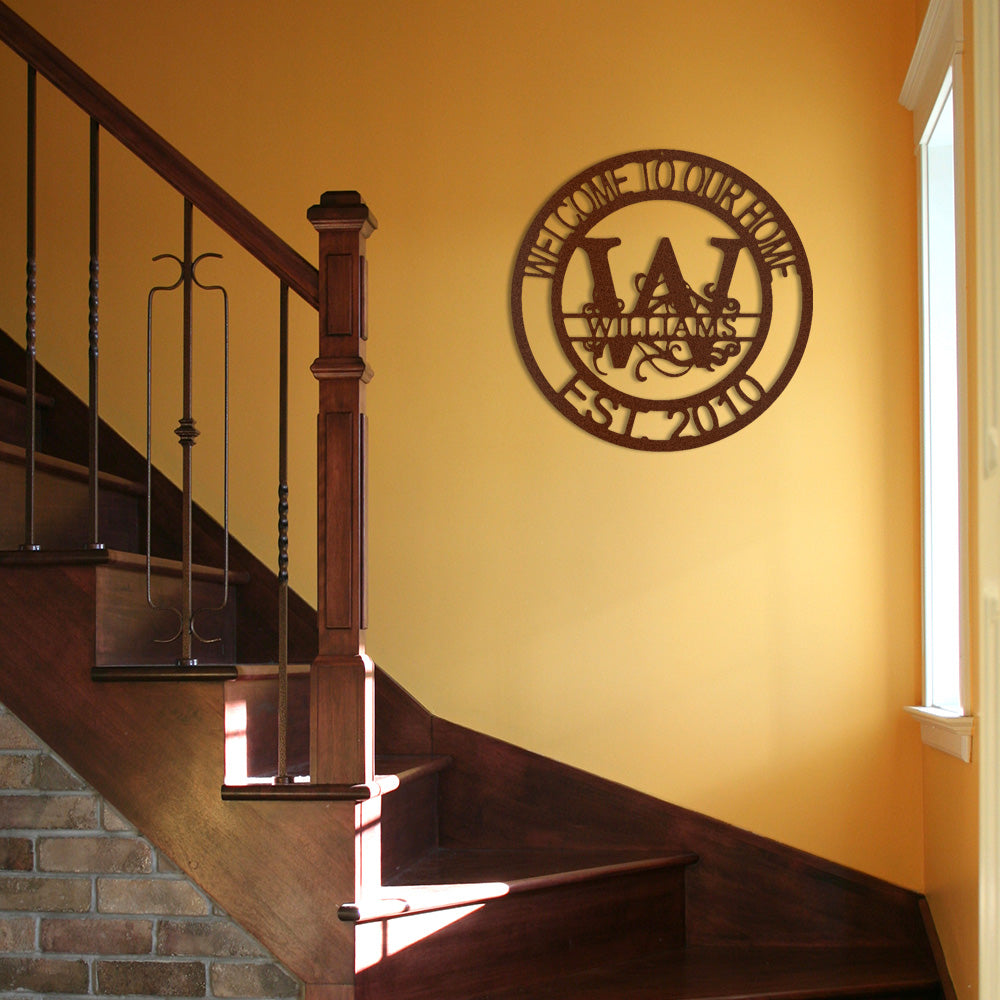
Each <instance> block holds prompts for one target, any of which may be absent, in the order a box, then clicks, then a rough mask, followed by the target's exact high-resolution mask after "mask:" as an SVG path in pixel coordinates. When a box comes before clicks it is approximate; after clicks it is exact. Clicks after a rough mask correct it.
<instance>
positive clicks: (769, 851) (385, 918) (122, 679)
mask: <svg viewBox="0 0 1000 1000" xmlns="http://www.w3.org/2000/svg"><path fill="white" fill-rule="evenodd" d="M0 35H2V36H3V37H4V39H5V41H7V43H8V44H9V45H11V47H13V48H14V49H15V51H17V52H18V53H19V54H20V55H22V56H23V57H24V58H25V59H27V60H28V61H29V62H30V63H31V64H32V65H35V64H36V63H37V64H38V65H39V67H40V71H41V72H47V75H49V76H50V79H52V80H53V81H54V82H57V84H58V85H59V86H60V87H62V88H63V89H64V90H65V92H66V93H68V94H69V95H70V96H71V97H72V98H73V99H74V100H76V101H77V102H78V103H80V104H81V106H83V107H85V108H86V109H87V110H88V113H90V114H91V115H93V116H97V117H95V119H94V120H97V119H98V118H100V121H101V124H102V126H103V127H106V128H108V129H109V130H110V131H112V133H113V134H116V135H117V136H118V138H120V139H121V140H122V142H124V143H125V144H126V145H128V146H129V148H130V149H133V151H135V152H137V155H140V156H141V157H143V158H145V159H147V161H148V162H150V164H151V165H152V166H154V169H157V170H159V171H160V172H161V174H162V175H163V176H164V177H165V179H166V180H167V181H168V182H169V183H171V184H173V185H174V186H175V187H177V188H178V190H180V191H181V193H183V194H184V195H185V198H189V199H191V200H192V201H194V202H195V204H196V205H198V206H199V207H200V208H201V210H202V211H204V212H206V214H209V215H210V217H213V218H216V221H220V220H222V221H220V224H223V223H224V222H225V223H226V224H227V225H230V226H231V227H232V228H229V229H227V231H229V232H233V235H234V236H235V237H236V238H237V239H238V240H239V241H240V242H241V243H242V244H243V245H244V246H245V247H247V249H249V250H250V252H251V253H253V254H254V255H255V256H257V257H258V259H260V260H261V261H262V262H264V263H265V266H267V267H268V268H270V269H271V270H272V271H274V273H275V274H277V275H278V277H279V278H280V280H281V281H282V296H283V297H285V296H287V289H288V287H289V286H290V287H291V288H292V289H293V290H294V291H297V292H298V293H299V294H300V295H302V297H303V298H305V299H306V300H307V301H311V302H312V304H313V305H316V306H317V307H318V309H319V314H320V329H321V331H322V334H321V338H320V357H319V358H318V359H317V361H316V362H315V364H314V366H313V371H314V373H315V374H316V376H317V378H318V379H319V380H320V411H321V419H320V447H319V463H320V483H321V490H322V491H323V492H322V499H323V502H322V503H321V505H320V509H321V514H320V517H321V531H320V548H321V551H320V560H319V565H320V580H319V584H320V597H319V602H318V603H319V612H318V613H317V612H316V611H315V610H313V609H312V608H310V607H309V606H308V605H307V604H306V603H305V602H304V601H302V600H301V599H299V598H297V597H296V596H295V595H294V594H292V593H288V595H287V614H285V615H284V618H285V619H286V620H287V629H283V628H282V627H281V624H280V622H278V621H276V620H275V618H276V616H275V614H274V607H275V596H274V595H275V593H276V592H278V591H279V590H280V589H281V586H282V581H281V577H280V574H279V576H277V577H276V576H275V574H273V573H272V572H271V571H270V570H268V569H267V568H266V567H265V566H264V565H263V564H262V563H261V562H260V561H259V560H258V559H257V558H256V557H255V556H254V555H253V554H252V553H250V552H249V551H248V550H247V549H245V548H243V547H242V546H240V545H239V543H238V542H236V541H233V543H232V544H231V547H230V555H229V559H228V571H226V572H224V571H223V570H222V569H219V568H218V567H219V566H221V565H223V562H224V560H223V558H222V552H223V544H224V543H223V533H222V529H221V528H220V527H219V525H218V524H216V523H215V522H214V521H213V520H212V519H211V518H210V517H208V515H206V514H205V513H204V512H203V511H201V510H200V509H198V508H197V507H196V506H195V507H193V509H192V515H191V519H192V525H193V527H192V530H191V531H190V532H189V533H186V534H185V533H184V532H182V525H181V523H180V521H181V520H182V518H181V517H180V514H179V511H180V510H181V509H182V508H183V506H184V503H185V495H184V494H183V493H182V492H181V491H179V490H178V489H177V488H176V487H174V486H173V485H172V484H171V483H170V482H169V481H168V480H167V479H166V478H165V477H164V476H162V475H161V474H160V473H159V472H157V471H155V470H154V471H153V473H152V481H153V496H154V497H155V498H156V501H155V503H153V504H152V505H151V507H150V508H149V515H148V519H147V508H146V482H145V478H146V470H145V459H144V457H143V456H141V455H139V454H138V453H136V452H135V451H134V449H132V448H131V447H130V446H129V445H128V444H127V443H126V442H125V441H124V440H123V439H122V438H121V437H119V436H118V435H117V434H116V433H115V432H114V430H113V429H112V428H110V427H108V426H106V425H103V424H101V425H100V427H99V429H98V431H97V436H98V440H99V448H98V449H97V451H98V453H99V455H100V472H99V477H98V489H97V493H98V500H99V503H98V505H97V509H98V512H99V515H98V517H99V523H98V533H99V536H100V537H101V539H102V542H103V544H104V547H103V548H102V547H97V546H95V545H93V544H91V543H90V542H89V541H88V538H89V531H90V528H89V524H88V521H89V519H90V517H91V510H92V508H91V495H90V487H89V482H90V479H91V476H90V472H89V470H88V468H87V462H88V451H89V448H88V440H87V433H86V427H87V426H88V423H89V421H90V419H91V416H90V409H89V407H88V406H87V405H86V404H85V403H83V402H81V401H80V400H78V399H77V398H76V397H75V396H73V395H72V394H71V393H70V392H69V391H68V390H67V389H66V388H65V387H64V386H63V385H62V384H60V382H59V381H58V380H57V379H56V378H55V377H53V376H52V375H51V374H50V373H49V372H48V371H46V370H45V369H44V368H41V367H39V368H38V369H37V371H36V380H37V391H36V392H35V393H34V394H33V395H34V407H35V424H36V428H37V430H36V435H35V437H36V443H37V452H36V453H35V455H34V459H33V461H34V464H35V468H36V485H35V513H34V520H35V525H36V540H37V543H38V546H39V548H38V550H37V551H22V550H20V549H19V545H20V543H21V541H22V539H23V538H24V532H25V527H24V526H25V519H26V514H25V503H24V479H25V476H24V466H25V463H26V462H28V461H30V459H29V457H28V456H29V455H30V450H29V449H28V447H27V440H28V431H27V428H28V427H29V426H30V425H31V423H32V421H31V420H30V419H29V416H30V410H29V405H30V404H29V402H28V399H29V395H28V394H27V393H26V390H25V381H26V380H25V370H26V368H25V352H24V349H22V348H21V347H20V346H18V344H17V343H16V342H15V340H14V339H12V338H11V337H9V336H7V335H0V511H2V520H0V548H3V549H5V550H6V551H5V552H3V553H2V554H0V634H2V635H3V637H4V640H3V647H2V652H0V701H3V702H4V703H5V704H6V705H8V706H9V707H10V709H11V710H12V711H13V712H15V713H16V714H17V715H19V716H20V717H21V718H22V720H23V721H24V722H25V723H26V724H27V725H28V726H30V727H31V728H32V729H33V730H35V732H37V733H38V734H39V736H40V737H41V738H42V739H43V740H44V741H45V742H46V743H47V744H49V745H50V746H51V747H52V748H53V749H54V750H55V751H56V752H57V753H58V754H59V755H61V756H62V757H63V758H65V759H66V760H67V762H68V763H69V764H70V765H71V766H72V767H73V768H75V769H76V770H77V771H78V772H79V773H80V774H81V775H82V776H83V777H84V778H85V779H86V780H87V781H88V782H90V783H91V784H92V785H94V787H96V788H97V790H98V791H99V792H101V794H103V795H104V796H105V797H106V798H107V799H108V800H109V801H110V802H111V803H112V804H113V805H114V806H115V807H116V808H118V809H119V811H121V812H122V814H123V815H125V816H126V817H128V819H129V820H131V821H132V822H134V823H135V824H136V826H137V827H138V828H139V829H140V830H141V831H142V833H143V834H145V835H146V836H148V837H149V838H150V839H151V840H152V841H153V842H154V843H155V844H156V845H157V846H158V847H159V848H160V849H162V850H163V851H165V852H166V853H167V854H168V855H169V856H170V857H171V858H173V859H174V860H175V861H176V863H177V864H178V865H180V867H181V868H182V869H183V870H184V871H185V872H186V873H187V874H188V875H190V876H191V877H192V878H193V879H195V880H196V881H197V882H198V883H199V884H200V885H201V886H202V887H203V888H204V889H205V891H206V892H208V893H209V894H210V895H211V896H212V897H213V898H214V899H215V900H216V901H217V902H218V903H219V905H220V906H222V907H223V908H224V909H225V910H226V911H227V912H228V913H229V914H230V915H231V916H232V917H233V918H234V919H235V920H237V921H239V922H240V923H241V924H242V925H243V926H244V927H245V928H246V929H247V930H248V931H249V932H250V933H251V934H253V935H254V936H255V937H256V938H257V939H258V940H260V941H261V942H262V943H263V944H264V945H265V946H266V947H267V948H268V949H269V950H270V951H271V952H272V953H273V954H274V955H275V957H276V958H277V959H278V960H279V961H281V962H282V963H283V964H284V965H285V966H286V967H287V968H288V969H290V970H291V971H292V972H293V973H294V974H295V975H297V976H298V977H299V978H300V979H301V980H302V982H303V983H304V984H305V997H306V1000H422V998H426V1000H484V998H493V1000H504V998H514V997H520V998H537V1000H541V998H573V1000H587V998H602V1000H610V998H614V1000H640V998H648V1000H653V998H655V1000H754V998H759V1000H764V998H778V997H780V998H786V1000H792V998H798V1000H807V998H809V1000H833V998H847V997H853V998H857V1000H861V998H874V997H880V998H884V1000H903V998H908V1000H944V998H947V997H950V996H953V995H954V994H953V991H952V990H951V986H950V983H949V982H948V980H947V972H946V970H945V969H944V965H943V961H942V960H941V958H940V950H939V948H938V947H937V944H936V938H935V935H934V931H933V924H932V922H931V920H930V917H929V913H928V911H927V908H926V904H925V903H924V901H923V900H922V899H921V898H920V897H918V896H916V895H915V894H913V893H910V892H907V891H904V890H901V889H898V888H896V887H893V886H890V885H887V884H885V883H883V882H880V881H878V880H876V879H872V878H869V877H867V876H864V875H861V874H859V873H857V872H853V871H850V870H847V869H845V868H843V867H841V866H838V865H835V864H832V863H828V862H825V861H823V860H821V859H818V858H815V857H812V856H809V855H805V854H803V853H801V852H798V851H795V850H793V849H790V848H787V847H783V846H781V845H779V844H776V843H773V842H771V841H767V840H765V839H763V838H760V837H757V836H754V835H752V834H749V833H747V832H745V831H741V830H737V829H734V828H732V827H729V826H727V825H726V824H723V823H719V822H717V821H715V820H712V819H709V818H707V817H704V816H701V815H698V814H695V813H692V812H690V811H688V810H684V809H681V808H679V807H676V806H672V805H669V804H666V803H663V802H660V801H657V800H654V799H651V798H649V797H647V796H644V795H641V794H639V793H637V792H634V791H631V790H629V789H627V788H624V787H622V786H620V785H616V784H614V783H611V782H607V781H603V780H601V779H598V778H595V777H593V776H591V775H588V774H585V773H583V772H580V771H577V770H575V769H573V768H570V767H568V766H565V765H562V764H558V763H556V762H553V761H551V760H547V759H545V758H542V757H539V756H537V755H534V754H531V753H528V752H526V751H523V750H520V749H518V748H516V747H513V746H510V745H509V744H505V743H502V742H500V741H497V740H495V739H492V738H490V737H487V736H484V735H482V734H479V733H475V732H472V731H470V730H468V729H465V728H463V727H461V726H458V725H455V724H453V723H450V722H446V721H444V720H442V719H438V718H436V717H434V716H432V715H431V714H430V713H429V712H427V711H426V710H425V709H424V708H422V707H421V706H420V705H418V704H417V703H416V702H415V701H414V700H413V699H412V698H411V697H410V696H409V695H407V693H406V692H405V691H403V690H402V689H401V688H400V687H399V686H398V685H397V684H395V683H394V682H393V681H392V680H391V678H390V677H389V676H388V675H386V674H384V673H383V672H381V671H380V670H378V669H377V668H375V667H374V665H373V664H371V661H370V660H368V659H367V657H366V656H365V655H364V643H363V633H364V627H365V622H364V619H365V607H364V604H365V601H364V593H363V588H364V584H363V580H364V572H365V570H364V546H363V536H364V525H363V521H364V493H363V481H364V475H363V473H364V467H363V463H364V443H363V442H364V431H363V426H364V419H363V402H364V396H363V387H364V384H365V383H366V382H367V380H368V379H369V378H370V377H371V372H370V371H369V370H368V369H367V366H366V364H365V362H364V340H365V339H366V336H367V334H366V331H365V330H364V303H363V295H364V279H363V275H364V256H363V246H364V239H365V238H366V237H367V235H369V234H370V232H371V230H372V229H373V228H374V220H373V219H372V218H371V216H370V214H369V212H368V210H367V208H366V207H365V206H364V204H363V203H362V202H361V201H360V198H358V197H357V196H356V195H352V194H347V195H344V194H340V195H333V196H324V199H323V201H322V202H321V203H320V205H318V206H315V208H314V209H313V210H311V211H310V219H311V220H312V221H313V223H314V225H315V226H316V228H317V230H318V231H319V233H320V261H321V266H320V268H319V269H318V270H317V269H315V268H312V266H311V265H309V264H307V263H306V262H304V261H302V260H301V259H300V258H297V257H296V256H295V255H294V254H292V252H291V251H287V252H286V250H287V248H284V244H282V243H281V242H280V241H279V240H278V239H277V237H274V236H273V234H271V233H270V231H269V230H266V229H265V227H263V226H262V225H261V224H260V223H258V222H257V220H255V219H253V218H252V217H251V216H249V213H246V211H245V210H244V209H242V207H241V206H238V205H235V203H233V202H232V200H231V199H229V197H228V195H225V193H224V192H220V191H218V190H217V189H216V188H215V187H214V185H212V184H211V182H210V181H208V179H207V178H205V177H204V175H201V174H200V172H198V171H197V170H196V168H194V167H193V165H191V164H189V163H188V162H187V161H185V160H183V158H182V157H180V154H178V153H176V151H174V150H171V149H169V147H167V146H166V144H165V143H163V141H162V140H161V139H159V137H157V136H155V134H154V133H151V132H150V131H149V130H148V129H146V127H145V126H142V124H141V123H137V120H134V116H131V113H130V112H128V111H127V109H124V108H122V107H121V106H120V105H118V104H117V102H115V101H114V99H113V98H111V97H110V95H108V94H107V93H106V92H103V91H102V90H101V89H100V88H99V87H98V85H97V84H96V83H95V82H94V81H92V80H90V79H89V78H87V77H86V76H85V74H83V73H82V71H80V70H79V68H78V67H74V66H73V65H72V64H71V63H69V61H68V60H66V59H65V57H62V56H61V54H59V53H56V52H54V51H52V50H51V47H50V46H48V43H46V42H45V41H44V39H41V38H40V37H39V36H37V35H35V34H34V33H33V32H32V31H31V29H30V28H28V27H27V26H26V25H25V24H24V23H23V22H22V21H20V19H18V18H17V17H16V15H14V14H13V13H12V12H10V11H9V9H8V8H6V7H5V6H4V5H3V4H2V3H0ZM67 81H68V82H67ZM136 135H139V138H138V139H136ZM154 161H155V162H154ZM163 164H167V166H166V167H164V166H163ZM186 211H188V212H190V208H186ZM213 212H214V213H215V215H212V213H213ZM234 219H235V220H236V221H235V222H234V221H233V220H234ZM234 230H235V232H234ZM147 521H148V523H147ZM182 538H186V539H187V540H186V541H183V542H182V541H181V539H182ZM147 539H148V546H149V552H150V558H149V563H150V568H151V581H152V582H151V584H150V589H151V593H152V596H153V598H154V603H156V604H164V605H171V606H176V605H177V604H178V603H179V602H180V596H179V594H178V589H179V588H180V587H182V586H184V585H185V584H184V582H183V581H184V580H185V579H186V572H187V569H188V567H189V566H190V568H191V580H192V584H191V585H192V587H193V588H194V589H195V591H196V596H195V605H196V606H209V607H214V606H216V605H219V604H221V603H222V601H221V600H220V596H221V593H222V592H223V590H224V589H228V590H229V592H230V600H229V601H228V602H227V603H226V606H225V608H224V610H221V611H218V612H213V613H212V614H206V615H205V616H204V617H199V618H198V622H197V625H198V631H199V632H200V633H201V634H202V635H205V636H206V637H212V638H218V639H219V640H220V641H215V642H200V641H199V640H198V639H197V638H195V639H194V640H193V643H194V646H193V649H192V653H193V654H194V655H193V656H192V657H191V658H190V661H188V660H183V662H182V663H181V665H178V663H179V660H178V651H177V647H176V641H175V642H174V643H173V644H171V643H169V642H163V641H157V640H163V639H165V638H167V637H169V636H170V634H171V632H172V631H174V629H175V627H176V623H175V620H174V619H173V616H172V615H170V614H169V613H167V612H164V611H156V610H153V609H150V608H149V606H148V603H147V600H146V596H147V595H146V583H145V571H146V563H147V559H146V555H145V552H146V546H147ZM285 645H287V657H286V656H285V655H284V654H280V655H279V656H278V659H279V663H280V669H279V668H276V667H275V666H274V665H273V660H274V659H275V655H274V650H275V648H276V647H279V646H285ZM182 659H183V658H182ZM286 659H287V661H288V662H289V663H290V666H289V667H288V669H287V672H286V669H285V660H286ZM194 661H196V662H194ZM282 690H287V700H286V699H284V698H282V695H281V692H282ZM372 707H373V708H374V718H375V723H374V728H373V727H372V726H371V724H370V715H371V712H370V709H371V708H372ZM279 717H280V718H281V719H282V724H283V725H284V723H285V721H287V733H288V736H287V740H286V741H285V742H284V743H283V744H282V746H283V749H282V750H280V751H279V741H277V740H276V737H275V732H276V729H277V720H278V719H279ZM224 774H225V779H224V781H225V783H224V785H223V787H222V789H221V790H220V783H221V782H222V780H223V775H224Z"/></svg>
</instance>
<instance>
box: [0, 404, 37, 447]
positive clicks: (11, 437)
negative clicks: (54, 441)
mask: <svg viewBox="0 0 1000 1000" xmlns="http://www.w3.org/2000/svg"><path fill="white" fill-rule="evenodd" d="M39 417H41V414H39ZM27 429H28V412H27V409H26V407H25V405H24V401H23V400H21V399H11V398H10V397H8V396H6V395H4V394H3V393H0V441H6V442H7V443H8V444H16V445H18V446H19V447H22V448H23V447H24V444H25V441H26V440H27V436H28V435H27ZM45 438H46V435H45V420H44V419H38V420H37V421H36V423H35V447H36V448H44V446H45Z"/></svg>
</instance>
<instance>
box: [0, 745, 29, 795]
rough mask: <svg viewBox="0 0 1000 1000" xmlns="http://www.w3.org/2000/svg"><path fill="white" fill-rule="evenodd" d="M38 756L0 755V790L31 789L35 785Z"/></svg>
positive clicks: (20, 754)
mask: <svg viewBox="0 0 1000 1000" xmlns="http://www.w3.org/2000/svg"><path fill="white" fill-rule="evenodd" d="M37 759H38V754H31V755H30V756H29V755H28V754H23V753H2V754H0V788H31V787H33V786H34V784H35V761H36V760H37Z"/></svg>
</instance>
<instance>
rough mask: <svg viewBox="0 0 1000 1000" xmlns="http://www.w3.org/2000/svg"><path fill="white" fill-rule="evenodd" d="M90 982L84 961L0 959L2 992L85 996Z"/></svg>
mask: <svg viewBox="0 0 1000 1000" xmlns="http://www.w3.org/2000/svg"><path fill="white" fill-rule="evenodd" d="M89 983H90V973H89V971H88V969H87V963H86V962H84V961H83V959H70V960H67V959H61V958H2V957H0V989H4V990H18V991H19V992H20V991H27V990H37V991H38V992H39V993H86V992H87V987H88V986H89Z"/></svg>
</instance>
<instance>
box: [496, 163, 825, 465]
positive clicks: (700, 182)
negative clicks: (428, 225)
mask: <svg viewBox="0 0 1000 1000" xmlns="http://www.w3.org/2000/svg"><path fill="white" fill-rule="evenodd" d="M644 209H645V210H646V211H645V212H644V211H643V210H644ZM644 262H645V263H644ZM693 276H697V277H698V279H699V280H698V281H696V282H692V281H690V280H689V278H690V277H693ZM619 289H627V290H628V292H627V294H628V300H626V298H625V297H624V296H623V295H622V294H620V292H619ZM699 289H700V290H699ZM811 314H812V284H811V278H810V272H809V265H808V262H807V260H806V256H805V251H804V250H803V248H802V244H801V241H800V240H799V237H798V234H797V233H796V231H795V228H794V227H793V226H792V224H791V221H790V220H789V219H788V217H787V215H786V214H785V213H784V211H783V210H782V209H781V208H780V206H778V205H777V203H776V202H775V201H774V200H773V199H772V198H771V196H770V195H769V194H768V193H767V192H766V191H765V190H764V189H763V188H762V187H760V185H758V184H757V183H756V182H754V181H753V180H751V179H750V178H749V177H748V176H746V175H745V174H743V173H741V172H740V171H738V170H735V169H734V168H732V167H729V166H727V165H726V164H724V163H722V162H720V161H718V160H714V159H711V158H709V157H705V156H699V155H697V154H694V153H685V152H681V151H679V150H648V151H645V152H639V153H629V154H625V155H623V156H619V157H614V158H612V159H610V160H606V161H604V162H602V163H598V164H595V165H594V166H593V167H591V168H590V169H589V170H586V171H584V172H583V173H581V174H578V175H577V176H576V177H574V178H573V179H572V180H571V181H569V182H568V183H567V184H565V185H563V187H561V188H560V189H559V190H558V191H557V192H556V193H555V194H554V195H553V196H552V197H551V198H550V199H549V200H548V202H547V203H546V204H545V206H544V207H543V208H542V209H541V211H540V212H539V213H538V214H537V215H536V216H535V219H534V220H533V222H532V224H531V227H530V228H529V230H528V233H527V235H526V236H525V238H524V241H523V242H522V244H521V248H520V252H519V253H518V257H517V263H516V266H515V272H514V280H513V282H512V287H511V315H512V319H513V323H514V330H515V334H516V336H517V341H518V346H519V348H520V350H521V354H522V356H523V358H524V361H525V364H526V365H527V367H528V370H529V372H530V373H531V375H532V377H533V378H534V380H535V382H536V383H537V384H538V386H539V388H541V390H542V391H543V393H544V394H545V395H546V396H547V397H548V399H549V400H550V401H551V402H552V403H553V405H555V406H556V408H557V409H559V410H560V412H562V413H564V414H565V415H566V416H567V417H568V418H569V419H570V420H572V421H573V422H574V423H576V424H578V425H579V426H581V427H583V428H584V429H585V430H587V431H588V432H590V433H592V434H595V435H596V436H598V437H601V438H604V439H605V440H609V441H613V442H615V443H616V444H621V445H624V446H626V447H631V448H640V449H645V450H677V449H681V448H692V447H697V446H699V445H702V444H707V443H709V442H710V441H714V440H717V439H719V438H721V437H725V436H727V435H729V434H732V433H733V432H734V431H736V430H739V429H740V428H741V427H743V426H745V425H746V424H748V423H749V422H750V421H751V420H754V419H755V418H756V417H757V416H759V415H760V414H761V413H762V412H763V411H764V410H765V409H766V408H767V407H768V406H769V405H770V404H771V402H773V400H774V399H775V398H776V397H777V395H778V394H779V393H780V392H781V391H782V389H783V388H784V387H785V385H787V383H788V380H789V379H790V378H791V376H792V374H793V372H794V371H795V368H796V367H797V365H798V363H799V360H800V359H801V357H802V352H803V350H804V349H805V343H806V339H807V337H808V333H809V325H810V319H811ZM748 387H749V390H748Z"/></svg>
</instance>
